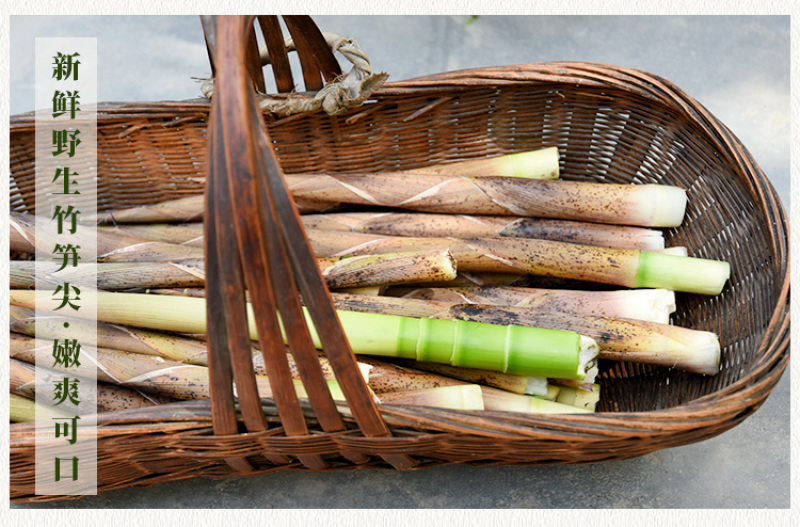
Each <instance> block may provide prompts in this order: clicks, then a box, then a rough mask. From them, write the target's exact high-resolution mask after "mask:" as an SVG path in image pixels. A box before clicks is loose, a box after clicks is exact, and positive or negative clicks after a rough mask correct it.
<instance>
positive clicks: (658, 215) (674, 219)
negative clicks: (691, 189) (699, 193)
mask: <svg viewBox="0 0 800 527" xmlns="http://www.w3.org/2000/svg"><path fill="white" fill-rule="evenodd" d="M641 187H642V191H643V192H649V193H651V195H652V197H651V200H652V204H653V209H652V214H653V219H652V226H653V227H678V226H680V225H681V223H683V218H684V216H685V214H686V203H687V201H688V200H687V198H686V191H685V190H684V189H682V188H679V187H672V186H668V185H642V186H641Z"/></svg>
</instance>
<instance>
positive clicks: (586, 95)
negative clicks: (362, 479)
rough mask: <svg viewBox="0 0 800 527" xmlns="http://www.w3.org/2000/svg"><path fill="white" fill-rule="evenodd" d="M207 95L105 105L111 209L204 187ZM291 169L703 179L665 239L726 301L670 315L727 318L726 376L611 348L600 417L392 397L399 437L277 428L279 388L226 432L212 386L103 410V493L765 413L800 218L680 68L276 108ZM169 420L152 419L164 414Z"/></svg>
mask: <svg viewBox="0 0 800 527" xmlns="http://www.w3.org/2000/svg"><path fill="white" fill-rule="evenodd" d="M208 113H209V104H208V103H207V102H206V101H197V102H175V103H152V104H107V105H105V106H103V107H102V109H101V113H100V115H99V116H98V121H97V122H98V164H99V167H98V175H99V178H100V180H99V184H98V193H99V196H98V207H99V208H100V209H101V210H103V209H110V208H121V207H127V206H134V205H138V204H148V203H155V202H159V201H163V200H167V199H172V198H176V197H181V196H187V195H193V194H201V193H202V192H203V184H204V173H205V170H206V167H205V161H206V156H207V152H206V148H207V117H208ZM266 117H267V125H268V130H269V134H270V137H271V139H272V141H273V146H274V149H275V152H276V154H277V157H278V159H279V161H280V164H281V167H282V169H283V170H284V172H285V173H300V172H303V173H309V172H311V173H345V172H352V171H389V170H397V169H411V168H414V167H421V166H426V165H430V164H432V163H442V162H446V161H452V160H458V159H467V158H474V157H481V156H487V155H493V154H501V153H509V152H515V151H524V150H533V149H536V148H540V147H545V146H558V148H559V151H560V153H561V161H562V165H561V172H562V177H563V178H565V179H579V180H595V181H607V182H622V183H664V184H672V185H677V186H680V187H683V188H686V189H687V190H688V196H689V205H688V208H687V212H686V220H685V223H684V225H683V226H681V227H680V228H679V229H670V230H666V231H665V236H666V239H667V244H668V245H683V246H686V247H687V248H688V250H689V254H691V255H693V256H699V257H704V258H712V259H722V260H726V261H728V262H730V263H731V269H732V275H731V279H730V282H729V284H728V285H727V286H726V288H725V290H724V291H723V292H722V294H721V295H719V296H717V297H710V298H706V297H700V296H699V295H681V294H679V295H678V311H677V312H676V314H675V315H674V322H675V323H676V324H680V325H682V326H687V327H690V328H694V329H701V330H708V331H713V332H715V333H717V334H719V336H720V343H721V346H722V363H721V372H720V373H719V374H718V375H716V376H713V377H706V376H700V375H695V374H690V373H685V372H680V371H676V370H671V369H667V368H658V367H651V366H646V365H641V364H632V363H605V364H603V365H602V369H601V374H600V377H599V380H598V382H600V383H602V385H603V396H602V399H601V402H600V404H599V406H598V410H599V413H596V414H589V415H568V416H563V415H556V416H551V415H542V416H535V415H522V414H511V413H500V412H463V411H448V410H440V409H433V408H421V407H417V408H412V407H401V406H391V405H382V406H380V411H381V416H382V417H383V419H384V421H385V422H386V424H387V425H388V426H389V428H390V429H391V431H392V434H393V435H392V436H391V437H378V438H376V437H365V436H364V435H362V434H361V433H360V431H359V430H358V428H357V427H356V426H355V424H354V423H353V422H352V421H348V423H349V425H350V429H348V430H347V431H344V432H336V433H327V432H323V431H322V430H321V429H319V428H318V427H317V426H316V425H315V421H314V417H313V415H312V413H311V412H310V411H309V413H308V423H309V424H308V426H309V429H310V431H311V433H310V434H309V435H307V436H300V437H298V436H292V437H288V436H286V435H283V434H282V430H281V427H280V422H279V418H278V416H277V414H276V412H275V408H274V406H271V405H270V404H268V403H269V401H267V404H265V406H264V411H265V413H266V415H267V419H268V421H270V424H275V425H276V426H273V427H272V428H270V429H269V430H267V431H264V432H258V433H242V434H239V435H231V436H224V437H220V436H214V435H213V434H212V432H211V408H210V403H209V402H208V401H194V402H190V403H182V404H177V405H168V406H163V407H159V408H156V409H155V411H154V410H153V409H148V411H147V412H146V413H144V412H141V411H127V412H114V413H109V414H104V415H101V416H100V420H99V423H98V462H99V464H100V467H99V472H98V481H99V486H100V487H99V489H98V490H99V491H100V492H102V491H106V490H111V489H117V488H125V487H132V486H141V485H150V484H153V483H157V482H160V481H169V480H177V479H184V478H189V477H196V476H207V477H226V476H229V475H231V474H233V471H232V469H231V468H230V467H229V466H228V465H227V464H226V463H225V462H224V458H226V457H230V456H231V455H232V454H235V455H236V456H239V457H246V458H248V460H250V461H251V463H252V465H253V467H254V470H253V472H252V473H263V472H269V471H275V470H285V469H305V467H304V466H303V465H302V464H301V463H299V462H293V463H290V464H285V465H276V464H271V463H270V462H268V461H267V460H266V459H265V458H264V457H263V455H262V454H263V453H264V452H271V453H275V454H285V455H287V456H290V457H292V456H297V455H298V454H300V455H302V454H319V455H320V456H322V457H323V458H324V459H325V460H326V462H327V463H328V467H327V469H330V470H335V469H348V468H355V467H357V466H364V465H354V464H353V463H352V462H350V461H349V460H348V459H347V457H345V456H343V455H342V452H344V451H347V452H356V453H361V454H366V455H367V456H370V458H371V459H372V460H373V461H371V462H370V463H368V464H367V465H369V466H375V467H389V465H388V464H387V463H385V462H384V461H383V460H382V459H381V457H379V456H386V455H391V454H406V455H408V456H411V457H412V458H414V459H415V460H417V461H419V465H418V466H419V467H427V466H435V465H439V464H444V463H454V462H455V463H469V464H552V463H587V462H599V461H608V460H616V459H624V458H629V457H633V456H639V455H643V454H646V453H649V452H652V451H655V450H658V449H661V448H667V447H673V446H679V445H684V444H688V443H692V442H696V441H701V440H704V439H707V438H710V437H713V436H715V435H717V434H719V433H722V432H724V431H725V430H728V429H730V428H731V427H733V426H735V425H736V424H738V423H739V422H741V421H742V420H743V419H745V418H746V417H748V416H749V415H751V414H752V413H753V412H754V411H755V410H756V409H757V408H758V407H759V406H760V405H761V404H762V403H763V401H764V400H765V398H766V397H767V396H768V394H769V392H770V391H771V389H772V388H773V387H774V385H775V384H776V383H777V381H778V380H779V378H780V376H781V374H782V373H783V371H784V370H785V368H786V366H787V363H788V359H789V351H788V350H789V346H788V344H789V300H788V298H789V278H788V276H789V274H788V269H789V256H788V251H789V249H788V220H787V218H786V215H785V212H784V210H783V208H782V206H781V204H780V202H779V199H778V197H777V194H776V192H775V191H774V189H773V188H772V187H771V186H770V184H769V183H768V181H767V179H766V177H765V176H764V174H763V173H762V172H761V170H760V168H759V167H758V166H757V164H756V163H755V161H754V160H753V159H752V158H751V156H750V154H749V153H748V152H747V150H746V149H745V148H744V147H743V145H741V144H740V143H739V142H738V140H737V139H736V138H735V137H734V136H733V135H732V134H731V132H730V131H729V130H727V128H725V126H724V125H723V124H721V123H720V122H719V121H718V120H717V119H716V118H715V117H714V116H712V115H710V114H709V113H708V112H707V111H706V110H705V109H704V108H703V107H702V106H701V105H699V104H698V103H697V102H696V101H694V100H693V99H692V98H691V97H690V96H688V95H687V94H685V93H683V92H682V91H681V90H680V89H679V88H678V87H676V86H674V85H673V84H672V83H670V82H669V81H666V80H664V79H661V78H659V77H656V76H653V75H650V74H648V73H644V72H641V71H636V70H630V69H624V68H619V67H615V66H609V65H599V64H586V63H543V64H524V65H515V66H507V67H496V68H484V69H476V70H468V71H460V72H453V73H446V74H441V75H435V76H430V77H425V78H420V79H415V80H411V81H404V82H394V83H388V84H386V85H385V86H384V87H383V88H382V89H381V90H379V91H378V92H377V93H376V94H375V95H374V96H373V99H372V100H371V101H370V102H369V103H367V104H365V105H364V106H361V107H360V108H357V109H353V110H350V111H348V112H346V113H344V114H341V115H337V116H329V115H326V114H325V113H323V112H321V111H318V112H314V113H309V114H301V115H295V116H291V117H286V118H280V119H279V118H275V117H272V116H270V115H267V116H266ZM33 130H34V121H33V116H32V115H21V116H16V117H14V118H12V121H11V189H10V193H11V208H12V210H24V211H31V212H32V211H33V195H34V188H33V185H34V180H33V159H34V152H33V145H34V136H33ZM154 416H155V418H154ZM33 443H34V435H33V426H32V425H30V424H17V425H12V427H11V438H10V451H11V464H10V465H11V466H10V470H11V498H12V501H18V502H20V501H33V500H37V499H50V498H47V497H41V496H35V495H34V487H33V483H34V478H33V474H34V467H33Z"/></svg>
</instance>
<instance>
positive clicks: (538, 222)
mask: <svg viewBox="0 0 800 527" xmlns="http://www.w3.org/2000/svg"><path fill="white" fill-rule="evenodd" d="M302 220H303V225H304V226H305V227H306V228H307V229H319V230H327V231H345V232H360V233H364V234H379V235H386V236H409V237H416V238H442V237H450V236H452V237H457V238H487V237H494V236H502V237H511V238H533V239H541V240H553V241H562V242H570V243H580V244H584V245H597V246H600V247H613V248H618V249H645V250H660V249H664V236H663V234H662V233H661V231H659V230H656V229H648V228H644V227H632V226H623V225H608V224H601V223H589V222H579V221H569V220H555V219H545V218H524V217H509V216H478V215H466V214H434V213H422V212H339V213H329V214H307V215H304V216H303V217H302Z"/></svg>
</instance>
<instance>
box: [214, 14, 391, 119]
mask: <svg viewBox="0 0 800 527" xmlns="http://www.w3.org/2000/svg"><path fill="white" fill-rule="evenodd" d="M212 19H213V17H209V16H203V17H201V20H202V22H203V27H204V30H205V33H206V49H207V50H208V53H209V60H210V62H211V71H212V79H209V80H207V81H205V82H204V83H203V85H202V88H201V89H202V91H203V94H204V95H205V96H206V97H209V98H211V97H213V94H214V89H215V87H214V78H213V77H216V65H215V64H214V59H213V52H212V49H213V47H214V46H215V42H216V37H214V35H213V31H212V30H210V29H209V27H208V26H209V24H210V21H211V20H212ZM255 19H256V21H257V22H258V26H259V28H260V30H261V34H262V35H263V37H264V42H265V46H263V47H261V48H260V49H258V52H257V53H256V48H257V47H258V46H257V38H256V34H255V30H254V29H253V30H252V31H251V33H250V37H249V38H250V42H249V44H248V46H249V47H248V51H247V68H248V71H249V76H250V78H251V80H252V82H253V84H254V86H255V89H256V98H257V100H258V105H259V106H260V108H261V109H262V110H264V111H265V112H268V113H269V114H272V115H274V116H277V117H286V116H289V115H294V114H297V113H303V112H311V111H316V110H319V109H322V110H324V111H325V112H326V113H327V114H329V115H336V114H339V113H342V112H345V111H347V110H349V109H351V108H353V107H356V106H359V105H361V104H362V103H363V102H364V101H366V100H367V99H368V98H370V97H371V96H372V94H373V93H375V91H376V90H378V89H379V88H380V87H381V86H383V84H384V83H385V82H386V80H387V79H388V77H389V76H388V74H386V73H373V72H372V66H371V63H370V60H369V57H368V56H367V54H366V53H365V52H364V50H363V49H361V47H360V46H359V44H358V42H356V40H355V39H352V38H348V37H344V36H341V35H337V34H335V33H323V32H321V31H320V30H319V28H318V27H317V25H316V24H315V23H314V21H313V20H312V19H311V18H310V17H308V16H301V15H287V16H284V17H283V19H284V22H285V23H286V27H287V29H288V30H289V33H290V35H291V38H288V39H284V38H283V34H282V32H281V26H280V20H279V17H277V16H272V15H270V16H256V17H255ZM292 52H296V53H297V56H298V59H299V61H300V66H301V69H302V74H303V84H304V87H305V90H304V91H298V90H297V84H296V83H295V80H294V78H293V73H292V70H291V64H290V61H289V53H292ZM336 53H339V54H340V55H341V56H342V57H344V58H345V59H346V60H347V61H348V62H350V63H351V64H352V67H351V69H350V71H348V72H347V73H344V72H343V71H342V69H341V66H340V65H339V62H338V61H337V59H336V55H335V54H336ZM267 65H269V66H271V67H272V74H273V77H274V80H275V85H276V87H277V91H278V93H274V94H268V93H266V88H265V85H266V84H265V80H264V73H263V69H262V68H263V66H267Z"/></svg>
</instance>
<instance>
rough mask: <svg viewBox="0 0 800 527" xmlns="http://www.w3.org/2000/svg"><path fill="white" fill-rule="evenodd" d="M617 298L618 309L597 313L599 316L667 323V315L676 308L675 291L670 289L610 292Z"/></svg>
mask: <svg viewBox="0 0 800 527" xmlns="http://www.w3.org/2000/svg"><path fill="white" fill-rule="evenodd" d="M612 294H614V295H615V297H616V298H618V299H619V303H618V304H617V306H618V310H617V312H616V313H613V314H610V315H608V314H605V313H598V315H599V316H609V317H612V318H629V319H632V320H645V321H649V322H658V323H659V324H669V317H670V315H672V314H673V313H674V312H675V310H676V309H677V304H676V303H675V291H673V290H671V289H663V288H662V289H631V290H624V289H623V290H620V291H614V292H610V293H609V296H610V295H612Z"/></svg>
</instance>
